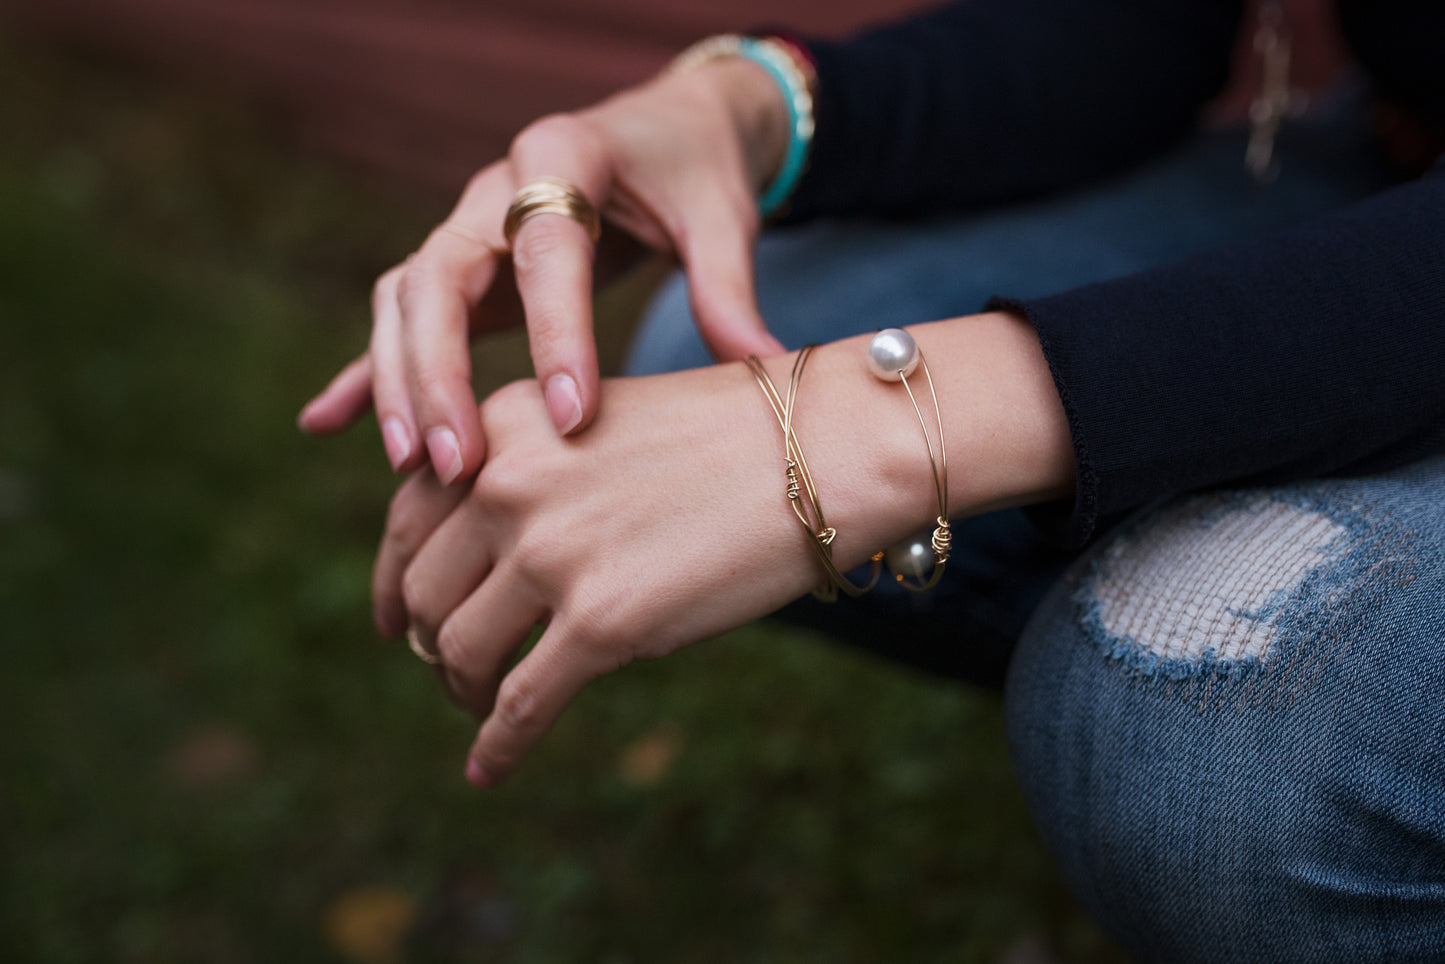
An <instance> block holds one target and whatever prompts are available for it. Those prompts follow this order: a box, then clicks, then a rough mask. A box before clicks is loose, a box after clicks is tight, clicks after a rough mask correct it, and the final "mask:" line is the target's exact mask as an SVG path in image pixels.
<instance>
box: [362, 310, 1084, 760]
mask: <svg viewBox="0 0 1445 964" xmlns="http://www.w3.org/2000/svg"><path fill="white" fill-rule="evenodd" d="M914 330H915V332H916V333H917V334H918V338H919V342H920V344H922V345H923V346H924V349H925V351H926V352H927V353H928V356H929V363H930V365H931V366H932V368H933V371H934V375H935V379H936V380H937V382H938V393H939V401H940V405H941V406H942V409H943V413H944V419H945V425H946V429H947V431H948V448H949V453H950V455H949V458H950V463H951V466H950V467H951V470H952V473H953V476H954V478H955V480H956V481H955V483H954V485H953V486H952V488H951V493H952V497H951V499H950V503H951V508H952V509H953V511H954V512H955V513H957V514H959V515H962V514H966V513H968V512H974V511H980V510H981V509H984V508H993V507H998V506H1003V505H1008V504H1014V503H1018V502H1022V501H1034V500H1038V499H1041V498H1048V497H1053V496H1057V495H1059V494H1061V493H1063V492H1066V491H1067V490H1068V485H1069V479H1070V474H1071V469H1072V460H1071V455H1072V450H1071V448H1070V445H1069V437H1068V431H1067V427H1066V425H1065V422H1064V415H1063V410H1062V407H1061V406H1060V405H1059V401H1058V397H1057V394H1056V393H1055V391H1054V388H1053V384H1052V381H1051V379H1050V377H1049V373H1048V369H1047V366H1046V365H1045V364H1044V361H1043V357H1042V354H1041V353H1040V351H1039V348H1038V343H1037V339H1036V337H1035V336H1034V334H1033V329H1032V328H1030V327H1029V326H1028V325H1027V324H1026V323H1024V322H1022V321H1020V320H1019V319H1017V318H1014V317H1012V316H1010V315H1005V314H995V315H982V316H976V317H974V318H968V319H959V320H957V321H954V322H942V323H938V324H934V325H927V326H920V327H918V328H916V329H914ZM866 344H867V338H866V337H861V338H853V339H848V340H846V341H844V342H839V343H835V344H833V345H829V346H825V347H823V348H821V349H819V350H818V351H817V352H815V354H814V356H813V360H812V361H811V363H810V364H809V366H808V368H807V371H806V373H805V376H804V381H803V383H802V385H801V390H800V392H799V394H798V402H797V409H796V414H795V427H796V430H797V432H798V436H799V438H800V440H801V442H802V444H803V447H804V450H805V452H806V454H807V458H808V461H809V464H810V466H811V468H812V471H813V476H814V478H815V480H816V481H817V484H818V488H819V494H820V498H821V499H822V501H823V502H824V505H825V510H826V512H827V514H828V519H829V521H830V523H831V524H833V525H834V526H835V527H836V528H837V538H836V540H835V541H834V543H833V549H834V557H835V560H836V561H837V563H838V565H839V566H840V567H842V568H844V569H847V568H849V567H851V566H853V565H856V564H858V563H861V562H863V561H865V560H866V559H867V558H868V557H869V556H870V555H871V554H872V553H873V552H875V551H876V550H878V549H880V548H882V547H883V546H886V545H889V544H891V543H893V542H896V541H898V540H900V539H902V538H903V537H905V536H907V535H908V534H910V533H911V532H913V531H914V530H916V529H917V528H918V527H919V526H920V525H922V524H923V523H924V522H926V521H927V520H929V519H931V518H932V517H933V516H934V515H935V514H936V512H937V507H936V504H935V503H934V493H933V489H932V486H931V483H930V481H929V474H928V473H929V462H928V458H927V454H926V450H925V447H924V444H923V439H922V437H921V435H920V434H919V431H918V426H917V421H916V418H915V416H914V413H913V411H912V409H911V408H910V406H909V402H908V400H907V397H906V395H905V394H904V392H903V391H902V389H901V388H900V387H899V386H898V385H897V384H893V385H888V384H885V383H883V382H880V381H878V380H877V379H874V378H873V377H871V376H870V375H869V374H868V373H867V370H866V368H865V365H864V362H863V353H864V350H865V346H866ZM768 365H769V368H770V370H771V373H772V375H773V378H774V380H775V381H777V382H779V384H780V385H785V384H786V380H787V373H788V371H789V367H790V365H791V356H790V357H788V358H786V359H782V358H780V359H774V360H772V361H771V362H769V363H768ZM601 392H602V394H603V395H604V396H605V402H606V405H605V407H604V408H603V410H602V411H601V413H600V414H599V416H598V419H597V421H596V423H595V424H594V425H593V427H592V429H591V430H590V431H589V432H587V433H586V434H585V435H582V436H579V437H575V438H559V437H558V436H557V434H556V433H555V432H554V431H553V430H552V426H551V424H550V418H549V414H548V409H547V403H546V399H545V397H544V393H543V391H542V389H541V388H540V386H539V385H538V383H537V382H532V381H528V382H518V383H515V384H512V385H509V386H507V387H506V388H503V389H502V390H501V391H499V392H497V393H496V394H494V395H493V396H491V397H490V398H488V399H487V401H486V402H485V403H484V404H483V405H482V406H481V408H480V420H481V424H482V426H483V427H484V429H485V430H486V432H487V438H488V440H489V444H490V446H491V449H490V454H489V456H488V459H487V464H486V466H485V467H484V468H483V469H482V471H481V473H480V474H479V475H478V476H477V478H476V480H475V482H474V483H473V484H472V486H471V489H470V491H466V490H464V489H463V488H461V487H445V486H442V485H439V484H438V483H437V481H436V479H435V478H434V477H433V476H432V475H431V474H430V473H426V472H423V473H420V474H418V475H417V476H415V477H413V478H412V479H411V480H409V481H408V482H407V483H406V484H405V485H403V486H402V488H401V490H400V492H399V493H398V494H397V496H396V498H395V500H394V501H393V503H392V509H391V513H390V516H389V518H388V521H387V529H386V535H385V537H384V539H383V541H382V546H381V551H380V553H379V555H378V559H377V566H376V574H375V585H374V593H375V602H376V619H377V624H378V626H379V627H380V628H381V629H382V631H383V632H384V633H387V634H389V635H399V634H400V633H401V632H403V631H404V630H405V629H406V628H407V627H408V625H410V626H411V628H412V629H413V631H414V632H416V634H417V636H418V641H419V643H420V644H421V645H422V646H424V647H426V648H427V649H428V650H430V651H431V652H434V653H437V654H438V655H439V657H440V660H441V663H440V667H439V668H440V671H441V675H442V679H443V681H444V683H445V685H446V687H447V688H448V690H449V691H450V692H451V693H452V695H453V696H454V698H455V699H456V700H457V701H458V702H460V703H461V704H462V705H464V706H466V707H468V708H469V709H470V710H471V711H472V712H473V713H474V714H476V716H477V717H478V718H480V719H483V720H484V722H483V724H482V728H481V731H480V733H479V734H478V736H477V739H476V742H475V744H474V745H473V747H472V751H471V755H470V762H469V765H468V777H469V779H471V780H472V781H473V782H474V783H477V784H478V785H481V786H488V785H493V784H495V783H496V782H498V781H500V780H501V779H502V778H504V777H505V776H506V775H507V774H508V773H510V772H511V770H512V769H513V768H514V767H515V766H516V765H517V764H518V763H519V762H520V760H521V759H522V758H523V756H524V755H525V754H526V753H527V751H528V750H529V749H530V748H531V746H532V745H533V744H534V743H535V742H536V741H537V740H538V738H540V737H541V735H542V734H543V733H544V732H545V731H546V730H547V728H548V727H549V726H550V725H551V724H552V722H553V720H555V719H556V718H557V716H558V714H560V713H561V712H562V710H563V708H564V707H565V706H566V705H567V703H568V702H569V701H570V700H571V699H572V697H573V696H574V695H575V694H576V693H577V691H578V690H579V689H580V688H581V687H582V686H583V685H585V684H586V683H587V682H588V681H589V680H591V679H593V678H594V677H596V676H599V675H601V674H603V673H607V672H611V671H612V670H614V669H617V668H619V667H621V666H623V665H625V664H626V663H628V662H631V661H632V660H634V659H637V658H639V657H654V656H661V655H663V654H665V653H668V652H671V651H672V650H674V649H677V648H679V647H680V646H683V645H685V644H687V643H690V642H694V641H696V640H700V639H704V638H706V637H709V636H713V635H716V634H718V633H721V632H724V631H726V630H728V629H731V628H733V627H736V626H738V625H741V624H742V623H744V622H747V621H749V620H751V619H753V618H756V617H758V616H761V615H764V614H766V613H769V612H772V611H773V610H775V609H777V608H778V607H780V606H782V605H783V604H784V603H787V602H788V601H790V600H792V599H795V598H797V597H798V596H800V595H802V594H803V593H804V592H806V591H807V590H808V589H810V588H812V587H814V586H816V585H818V584H819V583H820V581H821V578H822V570H821V569H820V568H819V566H818V563H817V560H816V559H815V558H814V557H813V555H812V553H811V551H810V549H809V546H808V544H807V539H808V536H807V535H806V534H805V533H804V532H803V531H802V529H801V527H800V526H799V525H798V523H797V520H796V519H795V518H794V516H793V513H792V510H791V508H790V506H789V503H788V499H787V495H786V492H787V480H786V475H785V471H784V470H785V463H784V451H783V439H782V432H781V429H780V428H779V426H778V424H777V421H776V420H775V419H774V417H773V414H772V411H771V409H770V408H769V407H768V404H767V402H766V401H765V399H764V397H763V395H762V392H761V391H760V390H759V388H758V386H757V384H756V383H755V382H754V380H753V378H752V376H751V374H750V373H749V372H748V371H747V370H746V369H745V368H744V367H743V366H742V365H724V366H717V367H713V368H706V369H698V370H695V371H687V372H679V373H676V374H671V375H662V376H656V377H651V378H636V379H616V380H610V381H607V382H604V383H602V386H601ZM845 604H846V603H845ZM537 624H543V625H545V626H546V629H545V631H544V632H543V634H542V636H541V639H540V640H539V641H538V642H537V644H536V646H535V647H534V648H533V649H532V650H531V651H530V652H529V653H527V654H526V655H525V656H524V657H523V658H522V659H521V660H520V661H519V662H517V663H516V665H515V666H513V665H511V663H512V660H513V658H514V656H515V655H516V653H517V652H518V650H519V649H520V648H521V646H522V645H523V643H524V642H525V640H526V639H527V636H528V634H529V632H530V631H531V629H532V627H533V626H534V625H537Z"/></svg>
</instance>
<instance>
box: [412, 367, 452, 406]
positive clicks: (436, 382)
mask: <svg viewBox="0 0 1445 964" xmlns="http://www.w3.org/2000/svg"><path fill="white" fill-rule="evenodd" d="M461 381H462V378H461V375H460V374H459V373H458V372H456V371H454V370H453V369H451V368H448V367H446V366H444V365H441V364H437V363H430V364H422V365H418V366H417V367H416V387H417V392H418V394H419V396H420V397H419V398H418V401H419V402H420V403H421V405H422V407H423V409H427V408H429V409H430V410H431V411H432V412H439V411H445V410H446V409H447V408H448V403H449V402H450V401H451V398H452V395H453V394H454V392H455V390H456V388H457V386H458V385H459V384H460V383H461Z"/></svg>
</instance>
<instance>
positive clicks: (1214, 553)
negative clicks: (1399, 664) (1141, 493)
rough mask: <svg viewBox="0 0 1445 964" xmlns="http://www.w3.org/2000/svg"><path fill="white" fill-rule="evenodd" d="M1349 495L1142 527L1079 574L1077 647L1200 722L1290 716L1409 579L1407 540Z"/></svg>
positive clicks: (1146, 520)
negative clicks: (1286, 710) (1171, 697)
mask: <svg viewBox="0 0 1445 964" xmlns="http://www.w3.org/2000/svg"><path fill="white" fill-rule="evenodd" d="M1351 488H1352V487H1351V486H1348V485H1343V484H1340V483H1309V484H1306V485H1301V486H1295V487H1290V488H1286V489H1263V490H1248V491H1240V492H1217V493H1207V494H1203V495H1197V496H1190V497H1186V498H1183V499H1179V500H1175V501H1173V502H1170V503H1166V504H1164V505H1163V506H1160V507H1159V508H1157V509H1154V510H1151V511H1148V512H1145V513H1143V514H1141V515H1140V516H1139V517H1137V518H1136V519H1135V520H1133V521H1131V522H1129V523H1126V524H1125V526H1124V527H1123V528H1122V529H1120V530H1119V531H1118V532H1117V533H1115V535H1114V536H1112V537H1111V539H1110V541H1109V542H1108V543H1107V544H1106V545H1105V546H1103V547H1102V548H1101V549H1100V551H1099V552H1097V553H1096V554H1095V555H1094V556H1093V557H1092V559H1091V560H1090V561H1089V562H1088V563H1087V564H1086V566H1085V570H1084V572H1083V574H1082V578H1081V579H1080V580H1079V582H1078V585H1077V588H1076V590H1075V592H1074V603H1075V607H1076V617H1077V618H1078V620H1079V623H1080V625H1081V627H1082V629H1083V631H1084V633H1085V635H1086V636H1087V637H1088V638H1089V639H1090V640H1091V641H1092V642H1093V643H1094V644H1095V645H1096V646H1098V647H1099V648H1100V649H1101V650H1102V652H1103V653H1104V655H1105V656H1106V658H1108V659H1109V660H1110V661H1111V662H1112V663H1114V664H1115V665H1116V666H1117V667H1118V668H1119V671H1120V672H1121V673H1123V674H1125V675H1127V676H1130V677H1132V678H1134V679H1136V680H1138V681H1148V682H1152V683H1156V684H1161V685H1163V686H1165V687H1166V688H1167V690H1168V691H1169V692H1170V693H1171V694H1173V693H1178V694H1180V695H1181V696H1182V698H1184V699H1185V700H1186V701H1189V702H1197V705H1198V708H1199V711H1200V712H1203V711H1204V710H1206V709H1207V708H1209V707H1210V706H1220V707H1226V706H1233V707H1234V708H1236V709H1237V710H1239V711H1241V712H1242V711H1243V710H1245V709H1247V708H1250V707H1253V706H1259V705H1262V704H1263V703H1265V702H1266V701H1269V702H1271V703H1276V704H1277V703H1279V702H1281V701H1288V702H1293V701H1294V700H1295V699H1296V698H1298V697H1299V696H1300V695H1301V694H1302V693H1304V692H1306V691H1307V690H1308V689H1309V688H1310V687H1311V686H1312V685H1313V684H1314V682H1315V681H1316V680H1317V679H1318V678H1319V675H1320V673H1321V672H1322V671H1323V670H1324V669H1325V668H1326V667H1327V666H1329V665H1330V664H1331V663H1333V662H1337V661H1338V660H1339V659H1341V658H1342V657H1343V656H1344V655H1345V653H1346V652H1347V651H1348V650H1349V647H1350V645H1351V643H1352V642H1353V641H1354V640H1355V639H1356V638H1357V637H1358V636H1359V634H1360V632H1361V630H1362V629H1363V628H1364V626H1365V625H1366V624H1367V622H1368V619H1369V617H1370V616H1371V615H1372V614H1373V613H1374V612H1375V611H1376V610H1377V609H1378V600H1379V599H1380V598H1382V596H1383V594H1384V593H1385V592H1386V591H1387V590H1388V589H1389V588H1390V587H1392V586H1398V585H1402V584H1404V583H1407V582H1409V581H1410V580H1411V579H1413V578H1414V563H1413V562H1412V560H1413V559H1415V555H1414V553H1413V552H1412V543H1413V532H1411V531H1409V530H1407V529H1405V528H1403V527H1402V526H1400V525H1398V524H1396V523H1395V522H1393V520H1392V519H1391V518H1390V517H1389V514H1388V513H1387V512H1385V511H1383V510H1382V509H1380V508H1379V507H1378V506H1375V505H1371V504H1369V503H1367V502H1365V501H1364V500H1363V499H1362V498H1359V497H1358V496H1356V497H1353V498H1351V497H1349V495H1348V493H1349V492H1350V491H1351Z"/></svg>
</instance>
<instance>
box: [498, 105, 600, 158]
mask: <svg viewBox="0 0 1445 964" xmlns="http://www.w3.org/2000/svg"><path fill="white" fill-rule="evenodd" d="M600 143H601V136H600V135H599V133H598V131H597V129H596V128H595V127H594V126H593V125H592V122H591V121H589V120H587V119H585V118H583V117H582V116H580V115H578V114H569V113H558V114H547V115H546V116H543V117H539V118H537V119H536V120H535V121H533V122H532V123H530V124H528V125H527V126H526V127H524V128H523V129H522V131H521V132H520V133H519V134H518V135H517V136H516V138H515V139H513V141H512V157H513V158H514V159H517V158H518V155H522V159H527V158H530V157H533V156H545V155H548V154H553V153H556V152H565V153H566V155H568V156H572V155H579V154H580V155H582V156H587V155H589V154H591V153H595V151H596V150H597V149H598V147H599V146H600ZM532 152H536V155H534V154H533V153H532Z"/></svg>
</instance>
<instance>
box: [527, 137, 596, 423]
mask: <svg viewBox="0 0 1445 964" xmlns="http://www.w3.org/2000/svg"><path fill="white" fill-rule="evenodd" d="M511 161H512V169H513V171H514V172H515V174H516V176H517V182H518V185H519V186H523V187H524V186H526V185H528V184H531V183H534V182H535V181H536V180H537V179H538V178H542V177H551V178H558V179H560V180H562V181H565V182H566V183H567V184H568V185H570V186H571V187H573V188H574V189H575V190H576V191H577V192H578V193H580V194H581V195H582V196H583V197H584V198H585V199H586V201H587V203H588V204H589V205H591V206H592V208H593V209H594V210H600V208H601V205H602V202H603V199H604V198H605V197H606V195H607V193H608V191H609V189H610V182H611V171H610V166H609V162H608V160H607V154H606V149H605V146H604V145H603V144H602V143H601V141H600V138H599V135H598V134H597V133H596V132H595V131H594V130H593V129H592V127H591V126H590V125H589V123H588V122H586V121H584V120H581V119H579V118H576V117H571V116H565V115H564V116H558V117H551V118H545V119H543V120H542V121H539V122H537V123H536V124H533V125H532V126H531V127H529V128H528V129H527V130H526V131H524V132H523V133H522V134H521V135H519V136H518V137H517V139H516V141H515V142H513V145H512V153H511ZM593 255H594V246H593V243H592V238H591V236H589V234H588V231H587V229H586V228H584V227H583V225H582V224H581V223H579V222H578V221H576V220H574V219H573V218H572V217H569V216H567V215H564V214H559V213H555V212H551V211H545V212H544V211H538V212H536V213H535V216H532V217H528V218H527V219H526V220H524V221H522V223H521V224H520V225H519V226H518V227H517V230H516V234H515V237H514V238H513V239H512V263H513V265H514V266H515V268H516V272H517V291H518V293H519V294H520V295H521V297H522V305H523V308H524V309H525V311H526V318H527V341H528V344H529V345H530V347H531V351H532V366H533V369H534V370H535V371H536V373H537V380H538V381H539V382H540V383H541V385H542V390H543V395H544V396H545V398H546V400H547V411H548V413H549V414H550V415H551V416H552V423H553V425H555V426H556V428H557V431H558V433H559V434H562V435H568V434H570V433H572V432H575V431H577V430H578V429H580V428H582V427H583V426H585V425H586V424H587V423H588V422H590V421H591V420H592V417H593V415H595V414H596V411H597V395H598V383H599V373H598V368H597V343H596V338H595V336H594V334H593V328H592V259H593Z"/></svg>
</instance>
